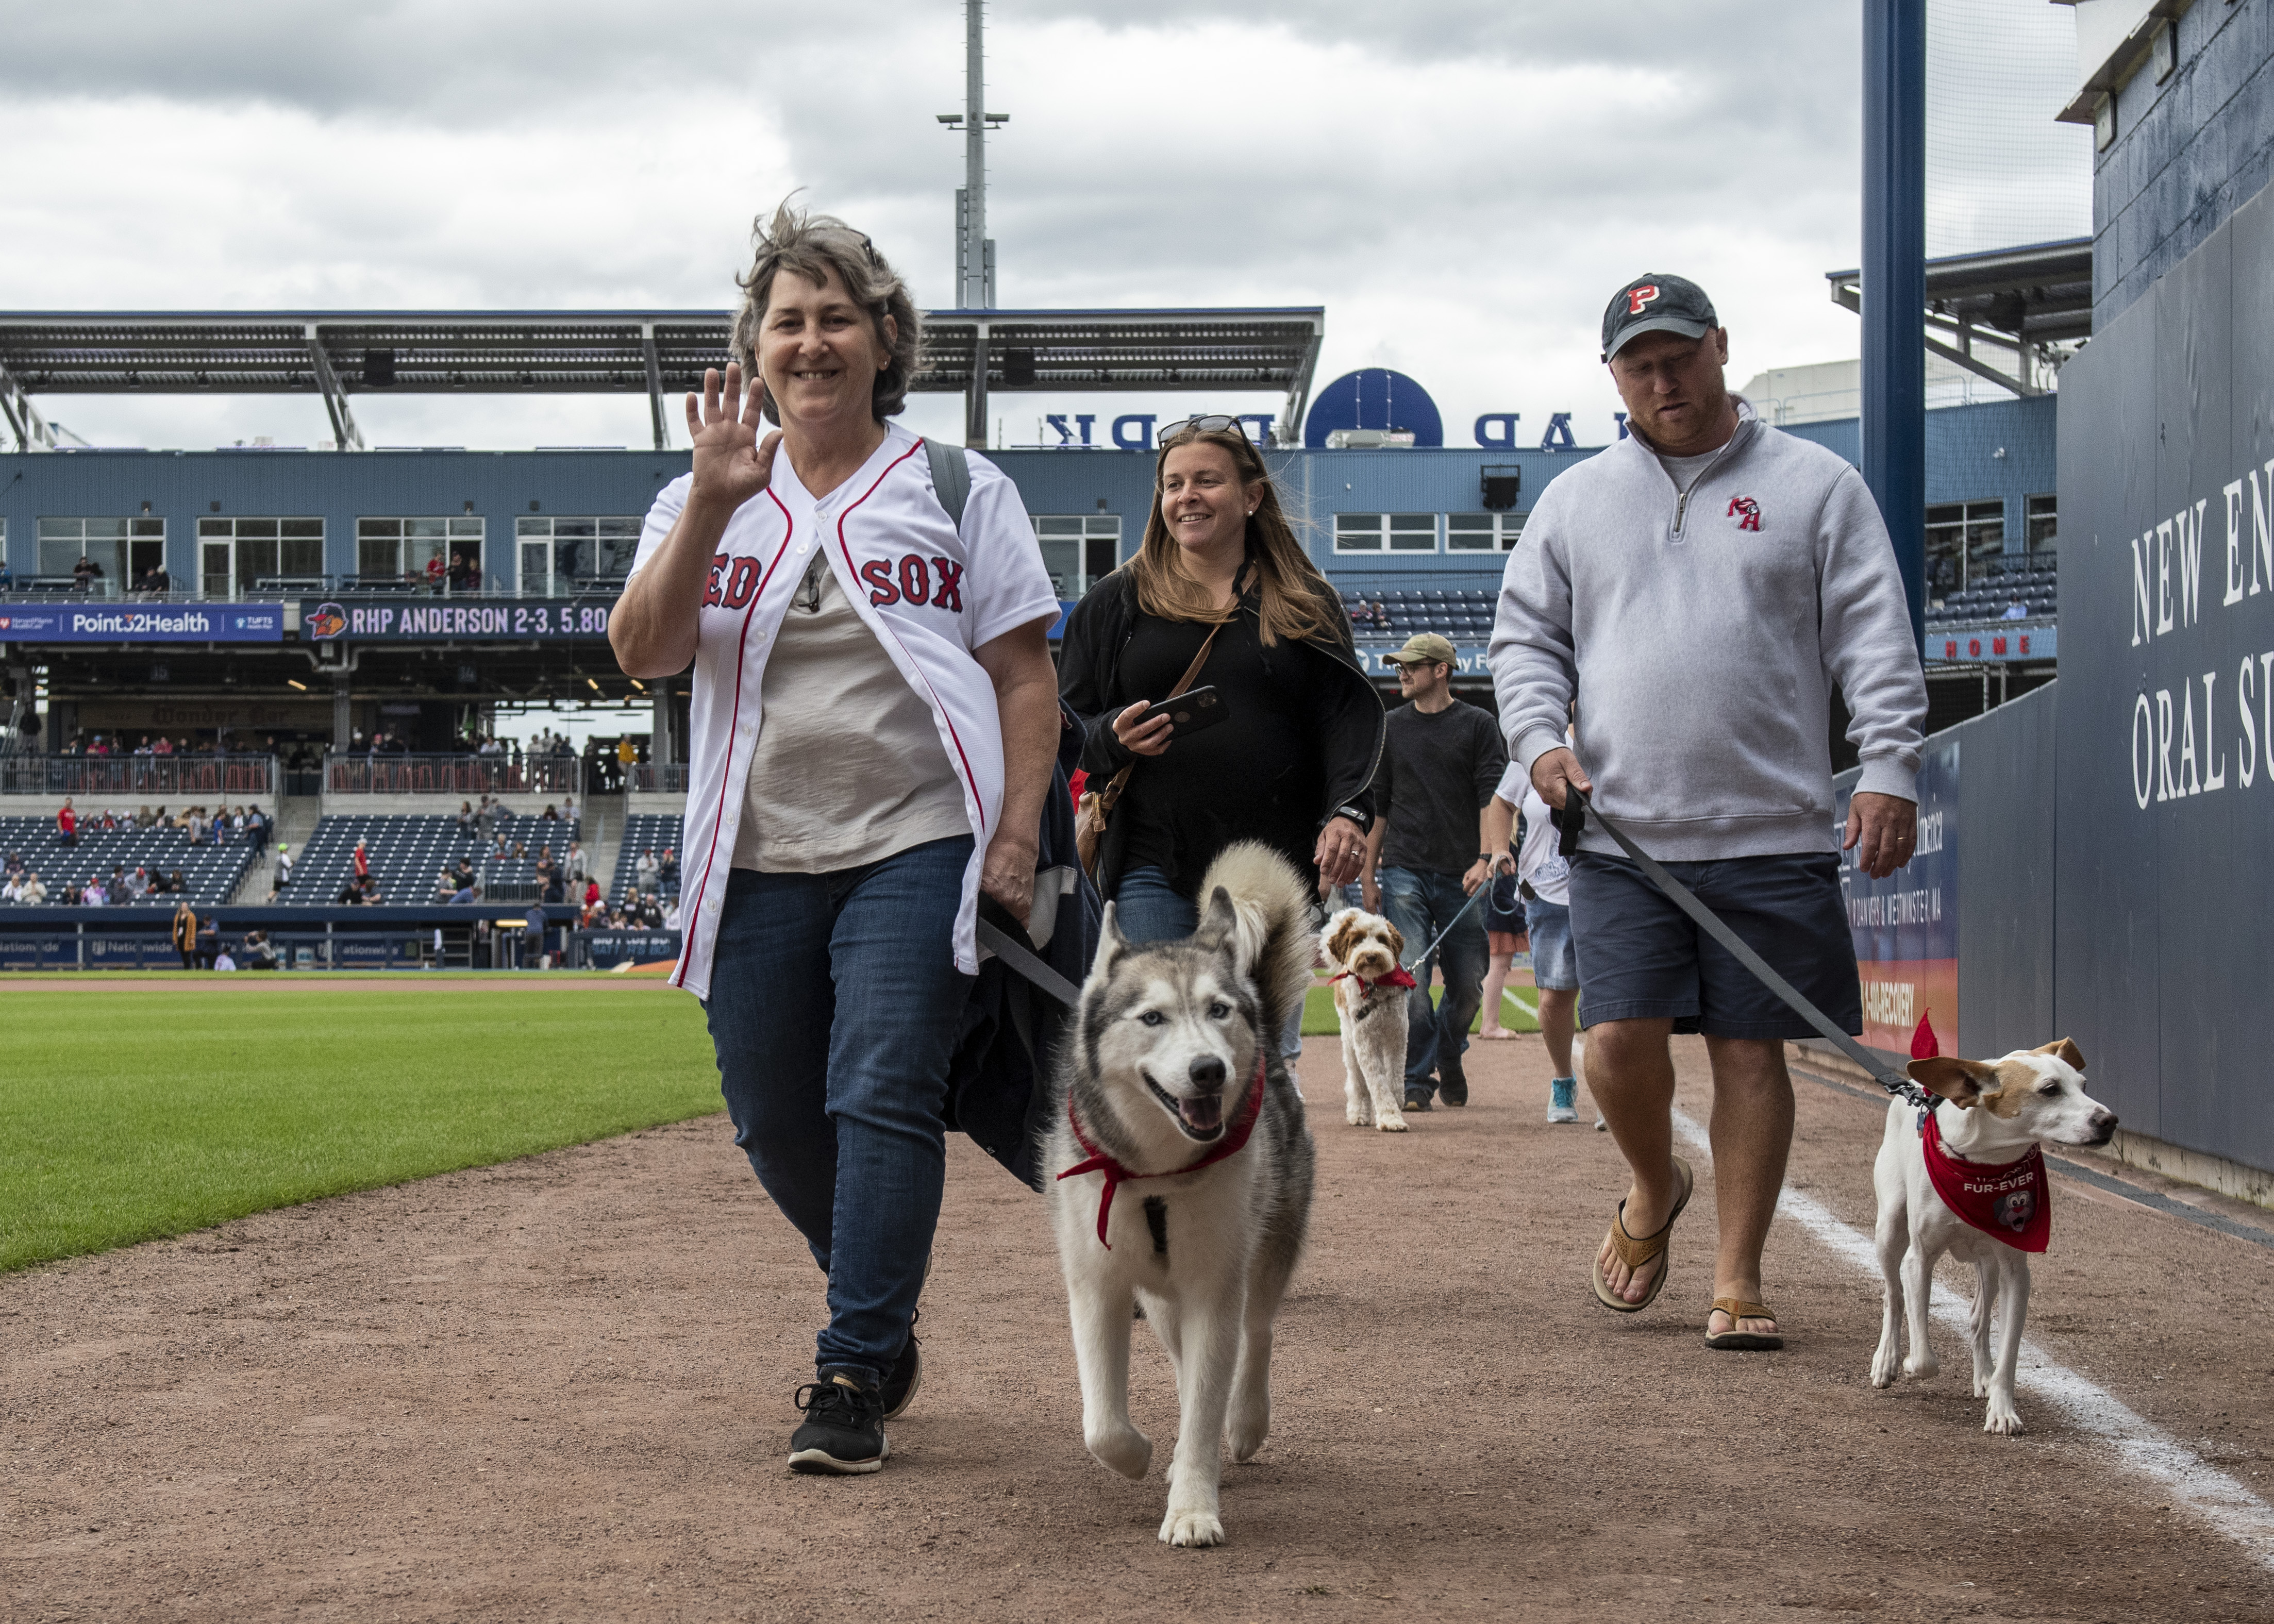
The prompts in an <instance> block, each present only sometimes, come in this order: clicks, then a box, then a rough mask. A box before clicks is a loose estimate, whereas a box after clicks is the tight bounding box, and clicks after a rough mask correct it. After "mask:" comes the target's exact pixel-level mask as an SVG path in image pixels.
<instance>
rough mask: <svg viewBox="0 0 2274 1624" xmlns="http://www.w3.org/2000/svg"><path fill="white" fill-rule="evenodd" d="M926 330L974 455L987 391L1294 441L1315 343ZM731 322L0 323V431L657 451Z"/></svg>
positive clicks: (935, 323) (58, 317)
mask: <svg viewBox="0 0 2274 1624" xmlns="http://www.w3.org/2000/svg"><path fill="white" fill-rule="evenodd" d="M924 320H925V334H926V338H925V346H924V365H923V367H922V371H921V372H918V374H917V376H916V378H915V382H914V383H913V385H912V386H911V387H913V388H914V389H915V390H917V391H919V392H923V393H935V394H950V393H953V394H960V395H963V396H964V397H965V402H966V410H965V424H966V434H967V438H968V440H970V441H971V442H972V443H973V444H975V445H978V444H983V443H984V440H985V429H986V423H987V395H988V393H989V391H990V390H991V389H1005V390H1028V389H1035V390H1051V391H1056V392H1061V393H1073V392H1090V391H1106V390H1134V389H1144V390H1210V389H1213V390H1261V389H1272V390H1278V391H1283V392H1284V394H1285V396H1286V402H1287V404H1286V409H1285V412H1284V417H1283V419H1282V421H1283V422H1284V423H1285V424H1286V425H1290V427H1291V430H1292V431H1294V432H1299V430H1300V427H1301V424H1302V418H1303V410H1304V408H1305V406H1306V404H1307V402H1308V400H1309V396H1310V390H1311V378H1312V372H1313V371H1314V368H1315V367H1316V365H1317V363H1318V357H1319V347H1320V344H1321V341H1322V340H1323V338H1324V335H1325V333H1326V312H1325V311H1324V310H1323V309H1321V308H1319V307H1316V306H1303V307H1295V308H1287V309H1240V310H1056V311H1054V310H947V311H936V312H931V313H930V314H929V315H927V316H926V317H925V319H924ZM729 321H730V318H729V317H728V315H727V312H723V311H687V310H678V311H667V310H666V311H639V310H621V311H569V310H564V311H407V310H403V311H179V312H174V311H122V312H113V311H28V312H0V417H5V420H6V422H7V425H8V427H9V429H10V431H11V432H12V433H13V435H14V437H15V440H16V443H17V447H18V448H19V449H21V450H34V449H41V448H49V449H52V448H53V447H54V446H55V444H56V432H55V430H54V427H53V426H52V425H50V424H49V422H48V421H47V419H46V418H45V417H43V416H42V415H41V413H40V411H39V410H38V409H37V408H36V407H35V406H34V404H33V403H32V396H33V395H206V394H232V393H233V394H262V395H295V394H317V395H322V397H323V401H324V410H325V411H326V412H327V413H328V415H329V416H330V418H331V423H332V432H333V440H334V443H335V444H336V445H338V446H339V447H342V448H343V449H350V450H361V449H363V448H364V441H363V436H362V434H361V432H359V431H358V429H357V427H356V423H355V417H354V415H353V413H352V412H351V411H350V409H349V403H348V402H349V397H350V395H358V394H373V395H377V394H390V395H405V394H430V395H451V394H492V395H512V394H524V393H532V394H548V393H549V394H576V395H596V394H599V395H605V394H617V393H622V394H638V393H644V394H645V395H647V397H648V406H649V412H650V416H651V418H652V422H653V427H654V431H655V444H656V448H657V449H658V450H661V449H663V448H664V447H666V444H667V443H668V442H667V440H666V434H665V425H666V417H665V415H664V396H665V395H666V394H675V393H678V392H680V391H681V390H687V389H694V388H699V387H701V385H702V380H703V371H704V368H705V367H709V366H721V365H725V363H726V360H727V330H728V326H729ZM982 357H983V360H982Z"/></svg>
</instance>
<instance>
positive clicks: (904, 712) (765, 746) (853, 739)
mask: <svg viewBox="0 0 2274 1624" xmlns="http://www.w3.org/2000/svg"><path fill="white" fill-rule="evenodd" d="M759 704H760V706H761V711H760V721H759V724H758V741H757V744H756V746H754V747H753V748H752V750H751V753H750V776H749V778H747V779H746V780H744V782H743V786H742V827H741V828H739V829H738V830H736V831H735V832H734V867H735V868H756V869H757V870H758V871H759V872H761V873H764V874H826V873H829V872H830V871H832V870H833V869H838V868H855V867H857V866H858V865H860V864H862V863H869V862H875V861H877V860H878V859H880V858H885V857H890V856H891V855H892V853H895V852H904V851H907V849H908V848H909V847H910V846H922V844H923V843H924V842H925V841H927V840H944V839H945V838H948V837H949V836H951V835H968V834H969V833H970V832H971V821H970V819H969V817H968V816H966V814H965V812H964V809H963V786H962V785H961V784H960V782H959V781H958V780H957V778H956V776H955V769H954V767H953V764H951V763H950V762H949V761H948V759H947V752H946V750H945V749H944V748H941V745H940V742H939V726H938V724H937V723H936V722H935V721H934V720H933V719H932V713H931V707H930V705H928V704H926V703H924V701H923V700H922V697H920V696H919V695H917V693H916V691H915V689H914V688H910V687H909V686H908V684H907V679H906V678H905V677H903V676H901V675H900V669H899V667H897V666H896V665H893V664H892V658H891V657H890V656H888V655H887V654H886V653H885V649H884V645H883V644H882V643H878V642H877V639H876V636H875V635H874V634H872V633H871V632H870V630H869V628H868V627H867V626H866V625H864V624H863V623H862V620H861V616H860V614H859V613H858V612H857V611H855V609H854V607H853V605H852V603H851V602H850V600H848V599H847V598H846V596H845V593H844V591H843V590H842V589H841V588H840V587H839V585H838V584H837V576H836V575H835V574H834V572H832V570H831V569H830V568H829V564H828V560H825V559H824V558H820V557H816V558H815V559H814V560H813V563H812V565H811V567H810V568H808V569H807V570H806V572H805V579H804V581H803V582H802V583H800V584H799V586H798V590H797V596H796V598H794V599H793V600H792V601H791V603H790V606H789V611H788V613H786V614H785V615H783V617H782V622H781V629H780V631H779V633H778V634H777V635H776V636H775V639H774V647H773V652H772V654H771V655H769V656H768V657H767V659H766V673H765V680H764V684H763V685H762V686H761V688H760V689H759Z"/></svg>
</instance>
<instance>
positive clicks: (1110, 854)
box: [1058, 567, 1383, 897]
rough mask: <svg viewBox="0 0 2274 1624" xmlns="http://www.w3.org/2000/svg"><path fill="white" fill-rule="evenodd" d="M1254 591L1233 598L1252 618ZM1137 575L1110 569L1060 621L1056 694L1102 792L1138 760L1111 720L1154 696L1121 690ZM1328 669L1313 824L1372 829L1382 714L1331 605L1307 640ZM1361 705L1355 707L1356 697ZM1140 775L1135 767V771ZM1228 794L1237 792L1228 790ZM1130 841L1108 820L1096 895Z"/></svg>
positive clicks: (1111, 884) (1343, 620)
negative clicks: (1075, 720) (1333, 716)
mask: <svg viewBox="0 0 2274 1624" xmlns="http://www.w3.org/2000/svg"><path fill="white" fill-rule="evenodd" d="M1260 602H1261V593H1260V590H1254V589H1251V590H1249V591H1248V592H1247V593H1246V596H1244V597H1243V598H1241V600H1240V606H1241V609H1242V610H1243V612H1245V613H1256V612H1257V610H1258V608H1259V606H1260ZM1137 616H1138V608H1137V583H1136V577H1135V576H1134V575H1133V574H1132V573H1131V572H1130V571H1129V569H1128V568H1126V567H1125V568H1120V569H1117V570H1115V571H1114V572H1113V573H1112V574H1111V575H1108V576H1106V577H1105V578H1104V579H1103V581H1100V582H1099V583H1097V584H1096V586H1093V587H1091V588H1090V589H1089V590H1088V592H1087V593H1086V594H1084V595H1083V598H1082V600H1081V602H1080V603H1078V604H1076V605H1074V607H1073V613H1071V614H1069V615H1068V616H1067V617H1066V625H1065V641H1064V642H1063V643H1061V644H1060V646H1059V650H1058V696H1059V697H1060V698H1061V699H1063V700H1065V703H1066V705H1067V706H1068V708H1070V709H1071V710H1072V711H1073V712H1074V714H1075V715H1076V716H1078V717H1080V718H1081V723H1082V726H1083V728H1084V729H1085V730H1086V733H1087V738H1086V740H1085V741H1084V743H1083V746H1082V752H1081V766H1082V771H1085V772H1087V773H1088V775H1089V787H1090V788H1092V789H1096V790H1103V788H1104V787H1105V784H1106V780H1107V779H1109V778H1111V777H1112V776H1113V775H1114V774H1115V773H1116V772H1118V771H1120V770H1121V769H1122V768H1123V767H1125V766H1126V765H1127V764H1128V763H1130V762H1132V761H1133V760H1137V759H1139V758H1137V757H1135V756H1131V755H1130V753H1129V752H1128V751H1126V750H1125V749H1123V748H1121V742H1120V741H1119V740H1118V739H1116V738H1115V737H1114V736H1113V718H1115V717H1116V716H1118V715H1119V714H1120V713H1121V712H1122V711H1126V709H1128V708H1129V707H1130V706H1131V705H1133V704H1135V703H1137V702H1138V701H1139V700H1141V699H1159V698H1162V697H1164V695H1152V694H1135V693H1131V692H1129V691H1128V690H1127V689H1126V688H1124V687H1123V686H1122V681H1121V651H1122V650H1123V648H1125V647H1126V645H1127V643H1128V642H1129V637H1130V634H1131V633H1132V632H1133V631H1134V630H1135V629H1136V627H1137ZM1307 641H1308V643H1309V644H1310V646H1311V647H1312V648H1314V649H1316V650H1318V651H1319V652H1321V654H1324V655H1326V656H1327V657H1328V658H1329V660H1330V661H1331V663H1332V668H1333V670H1334V671H1335V672H1336V673H1337V681H1338V682H1341V683H1342V684H1344V688H1343V689H1342V691H1341V692H1339V693H1337V695H1334V698H1335V699H1336V700H1337V702H1339V704H1340V709H1341V713H1342V717H1343V721H1342V725H1341V726H1338V727H1337V729H1335V730H1334V731H1333V732H1332V733H1330V734H1329V736H1328V739H1327V743H1326V752H1325V754H1326V759H1325V761H1324V762H1322V763H1321V769H1322V772H1323V778H1324V783H1325V793H1324V794H1323V796H1322V798H1321V805H1320V807H1319V814H1318V825H1319V827H1321V828H1324V827H1325V826H1326V823H1327V821H1328V820H1329V818H1334V817H1347V818H1349V819H1350V820H1351V821H1352V823H1356V824H1357V825H1358V826H1359V829H1361V830H1366V829H1370V828H1372V827H1373V824H1374V789H1373V785H1374V769H1375V767H1376V766H1377V765H1378V764H1380V763H1381V760H1382V728H1383V719H1382V718H1383V712H1382V695H1380V694H1378V693H1376V692H1375V691H1374V684H1373V683H1372V682H1370V681H1368V680H1367V675H1366V673H1365V671H1364V669H1363V668H1362V667H1360V665H1359V660H1358V649H1357V643H1356V640H1355V639H1354V638H1353V637H1352V635H1351V628H1350V618H1349V616H1348V615H1346V614H1344V613H1342V611H1341V607H1340V604H1339V600H1337V611H1336V620H1335V626H1334V628H1333V632H1332V635H1330V636H1326V637H1314V638H1310V639H1308V640H1307ZM1361 694H1362V695H1364V697H1365V703H1352V702H1354V701H1355V700H1356V699H1357V698H1358V696H1359V695H1361ZM1137 771H1139V772H1142V771H1144V768H1143V767H1142V766H1140V767H1139V768H1138V770H1137ZM1131 776H1132V778H1134V776H1135V775H1134V774H1133V775H1131ZM1226 793H1238V787H1237V786H1226ZM1128 839H1129V825H1128V823H1127V820H1126V819H1123V818H1120V817H1114V818H1110V819H1108V820H1107V822H1106V825H1105V839H1104V841H1103V844H1102V845H1101V846H1100V847H1099V848H1098V853H1097V889H1098V891H1099V893H1100V894H1101V895H1103V896H1106V897H1111V896H1112V895H1113V892H1114V889H1115V887H1116V886H1117V885H1118V883H1119V882H1120V878H1121V869H1122V863H1123V853H1124V852H1125V851H1126V848H1127V846H1128Z"/></svg>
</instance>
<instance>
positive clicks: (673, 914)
mask: <svg viewBox="0 0 2274 1624" xmlns="http://www.w3.org/2000/svg"><path fill="white" fill-rule="evenodd" d="M663 928H664V929H666V930H676V929H679V898H676V897H674V898H671V900H670V901H668V902H666V903H665V904H664V907H663Z"/></svg>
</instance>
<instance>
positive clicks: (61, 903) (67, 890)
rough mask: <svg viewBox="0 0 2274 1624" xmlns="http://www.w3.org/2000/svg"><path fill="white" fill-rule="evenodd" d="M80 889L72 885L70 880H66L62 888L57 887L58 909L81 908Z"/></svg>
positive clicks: (56, 899)
mask: <svg viewBox="0 0 2274 1624" xmlns="http://www.w3.org/2000/svg"><path fill="white" fill-rule="evenodd" d="M55 904H56V906H57V907H59V908H75V907H77V906H79V887H78V886H76V885H74V884H72V883H71V882H70V881H69V880H65V881H64V883H62V884H61V885H60V886H58V887H56V895H55Z"/></svg>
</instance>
